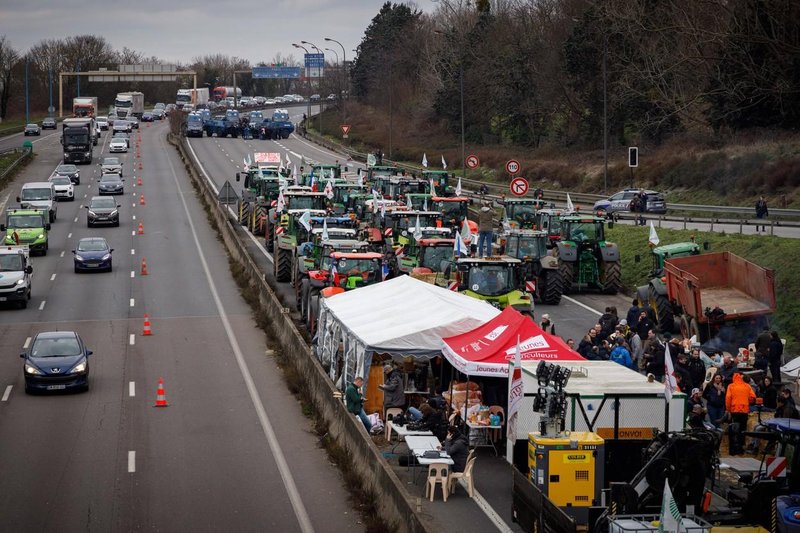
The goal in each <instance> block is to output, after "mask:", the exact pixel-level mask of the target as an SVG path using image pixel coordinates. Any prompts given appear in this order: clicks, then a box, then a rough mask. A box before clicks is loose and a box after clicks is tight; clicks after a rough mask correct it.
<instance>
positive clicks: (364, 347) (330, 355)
mask: <svg viewBox="0 0 800 533" xmlns="http://www.w3.org/2000/svg"><path fill="white" fill-rule="evenodd" d="M499 314H500V312H499V311H498V310H497V309H495V308H494V307H492V306H491V305H490V304H488V303H486V302H483V301H481V300H477V299H474V298H470V297H469V296H466V295H463V294H459V293H457V292H453V291H450V290H447V289H444V288H442V287H437V286H436V285H432V284H430V283H425V282H424V281H420V280H418V279H414V278H412V277H410V276H399V277H397V278H394V279H390V280H387V281H384V282H381V283H376V284H374V285H369V286H366V287H361V288H359V289H356V290H353V291H348V292H345V293H342V294H338V295H336V296H333V297H331V298H325V299H323V300H321V303H320V316H319V327H318V332H319V333H318V337H317V343H316V353H317V356H318V357H319V359H320V360H321V362H322V363H323V364H324V365H329V368H330V376H331V379H333V380H334V381H338V378H339V377H340V376H342V375H343V377H344V379H345V382H346V381H352V379H353V378H354V377H355V376H356V375H361V376H364V377H365V378H366V376H367V375H368V370H369V366H370V364H371V362H372V355H373V354H374V353H388V354H391V355H392V356H394V357H407V356H413V357H418V358H430V357H434V356H437V355H440V354H441V350H442V338H444V337H450V336H453V335H458V334H460V333H464V332H467V331H471V330H473V329H475V328H476V327H478V326H480V325H481V324H484V323H485V322H488V321H489V320H491V319H492V318H494V317H495V316H497V315H499Z"/></svg>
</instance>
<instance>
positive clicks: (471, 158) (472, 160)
mask: <svg viewBox="0 0 800 533" xmlns="http://www.w3.org/2000/svg"><path fill="white" fill-rule="evenodd" d="M466 163H467V168H473V169H475V168H478V166H479V165H480V164H481V162H480V160H479V159H478V156H477V155H472V154H470V155H468V156H467V161H466Z"/></svg>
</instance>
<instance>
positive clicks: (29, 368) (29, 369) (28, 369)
mask: <svg viewBox="0 0 800 533" xmlns="http://www.w3.org/2000/svg"><path fill="white" fill-rule="evenodd" d="M25 373H26V374H33V375H36V374H39V375H41V373H42V371H41V370H39V369H38V368H36V367H35V366H31V365H29V364H27V363H25Z"/></svg>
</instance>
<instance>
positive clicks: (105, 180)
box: [97, 174, 125, 194]
mask: <svg viewBox="0 0 800 533" xmlns="http://www.w3.org/2000/svg"><path fill="white" fill-rule="evenodd" d="M97 181H98V182H99V184H98V186H97V188H98V189H99V192H100V194H125V184H124V183H123V182H124V181H125V180H124V179H123V178H122V176H120V175H119V174H103V175H102V176H101V177H100V179H99V180H97Z"/></svg>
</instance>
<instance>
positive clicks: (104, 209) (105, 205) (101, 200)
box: [86, 196, 120, 228]
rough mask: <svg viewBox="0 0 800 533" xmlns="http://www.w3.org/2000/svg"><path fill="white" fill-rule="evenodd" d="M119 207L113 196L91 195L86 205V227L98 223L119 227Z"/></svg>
mask: <svg viewBox="0 0 800 533" xmlns="http://www.w3.org/2000/svg"><path fill="white" fill-rule="evenodd" d="M119 208H120V205H119V204H118V203H117V202H116V200H114V199H113V198H108V197H106V196H92V199H91V200H89V203H88V205H87V206H86V227H87V228H91V227H93V226H97V225H99V224H108V225H110V226H116V227H119Z"/></svg>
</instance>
